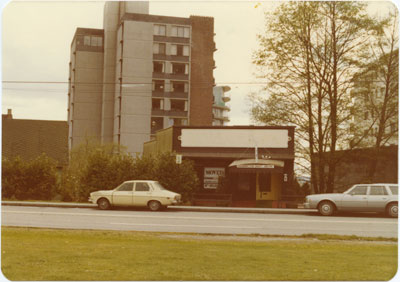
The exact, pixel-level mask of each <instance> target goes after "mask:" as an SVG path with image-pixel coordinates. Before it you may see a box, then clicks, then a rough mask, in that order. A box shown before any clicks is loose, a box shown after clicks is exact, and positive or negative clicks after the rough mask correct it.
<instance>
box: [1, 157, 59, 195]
mask: <svg viewBox="0 0 400 282" xmlns="http://www.w3.org/2000/svg"><path fill="white" fill-rule="evenodd" d="M56 189H57V171H56V162H55V161H54V160H52V159H50V158H49V157H47V156H46V155H45V154H43V155H41V156H39V157H37V158H36V159H33V160H31V161H23V160H22V159H21V158H19V157H17V158H15V159H11V160H9V159H3V160H2V198H3V199H4V198H5V199H17V200H50V199H52V198H53V197H54V195H55V193H56Z"/></svg>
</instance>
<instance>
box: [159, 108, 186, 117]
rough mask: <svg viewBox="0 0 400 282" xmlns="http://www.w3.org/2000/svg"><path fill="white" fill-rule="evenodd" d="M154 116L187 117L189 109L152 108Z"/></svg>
mask: <svg viewBox="0 0 400 282" xmlns="http://www.w3.org/2000/svg"><path fill="white" fill-rule="evenodd" d="M151 115H152V116H162V117H164V116H166V117H187V111H178V110H169V111H167V110H159V109H153V110H151Z"/></svg>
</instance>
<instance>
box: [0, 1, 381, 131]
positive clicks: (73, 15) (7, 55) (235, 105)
mask: <svg viewBox="0 0 400 282" xmlns="http://www.w3.org/2000/svg"><path fill="white" fill-rule="evenodd" d="M1 1H2V2H1V3H2V7H3V13H2V80H3V85H2V112H3V113H6V112H7V109H9V108H11V109H12V111H13V116H14V118H17V119H46V120H66V119H67V81H68V63H69V60H70V59H69V58H70V44H71V40H72V37H73V35H74V33H75V30H76V28H77V27H85V28H103V8H104V2H103V1H91V2H86V1H85V2H84V1H74V2H63V1H51V2H36V1H29V2H28V1H12V2H10V3H9V4H8V5H6V6H5V4H4V3H5V2H4V0H1ZM257 3H260V2H259V1H242V2H238V1H221V2H216V1H174V2H172V1H150V14H154V15H164V16H177V17H189V16H190V15H198V16H210V17H214V20H215V22H214V31H215V33H216V36H215V37H214V40H215V42H216V45H217V49H218V50H217V51H216V52H215V53H214V60H215V61H216V65H217V68H216V69H215V70H214V77H215V80H216V83H217V85H229V86H231V88H232V90H231V91H230V92H229V93H230V94H231V99H232V100H231V102H230V106H231V109H232V110H231V112H230V114H229V116H230V119H231V122H230V125H245V124H250V118H249V103H248V100H247V95H248V94H249V93H250V92H251V91H256V90H257V89H258V87H259V86H258V85H255V84H252V83H251V82H254V81H255V76H254V71H255V69H254V68H253V66H252V64H251V57H252V53H253V51H255V50H256V49H257V40H256V35H257V34H259V33H261V32H262V30H263V28H264V25H265V24H264V12H265V11H266V10H270V9H272V8H273V7H274V6H275V5H276V2H261V3H262V5H260V6H259V7H258V8H255V6H256V4H257ZM385 4H387V2H386V3H382V2H380V3H377V4H374V5H373V7H372V8H371V13H374V12H377V11H379V10H381V9H382V10H387V5H385ZM11 82H16V83H11ZM28 82H34V83H28Z"/></svg>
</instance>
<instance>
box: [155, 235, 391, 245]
mask: <svg viewBox="0 0 400 282" xmlns="http://www.w3.org/2000/svg"><path fill="white" fill-rule="evenodd" d="M160 237H161V238H171V239H184V240H191V241H192V240H209V241H243V242H272V241H292V242H294V241H300V242H331V243H333V242H335V243H338V242H340V243H345V244H381V245H397V242H393V241H381V240H377V241H371V240H362V239H360V240H334V239H325V240H321V239H318V238H301V237H295V238H291V237H274V236H271V237H269V236H256V235H254V236H253V235H249V236H243V235H240V236H236V235H201V234H197V235H193V234H162V235H160Z"/></svg>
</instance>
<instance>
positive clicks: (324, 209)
mask: <svg viewBox="0 0 400 282" xmlns="http://www.w3.org/2000/svg"><path fill="white" fill-rule="evenodd" d="M318 211H319V213H320V214H321V215H325V216H329V215H333V213H334V212H335V206H334V205H333V204H332V203H331V202H329V201H323V202H322V203H320V204H319V205H318Z"/></svg>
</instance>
